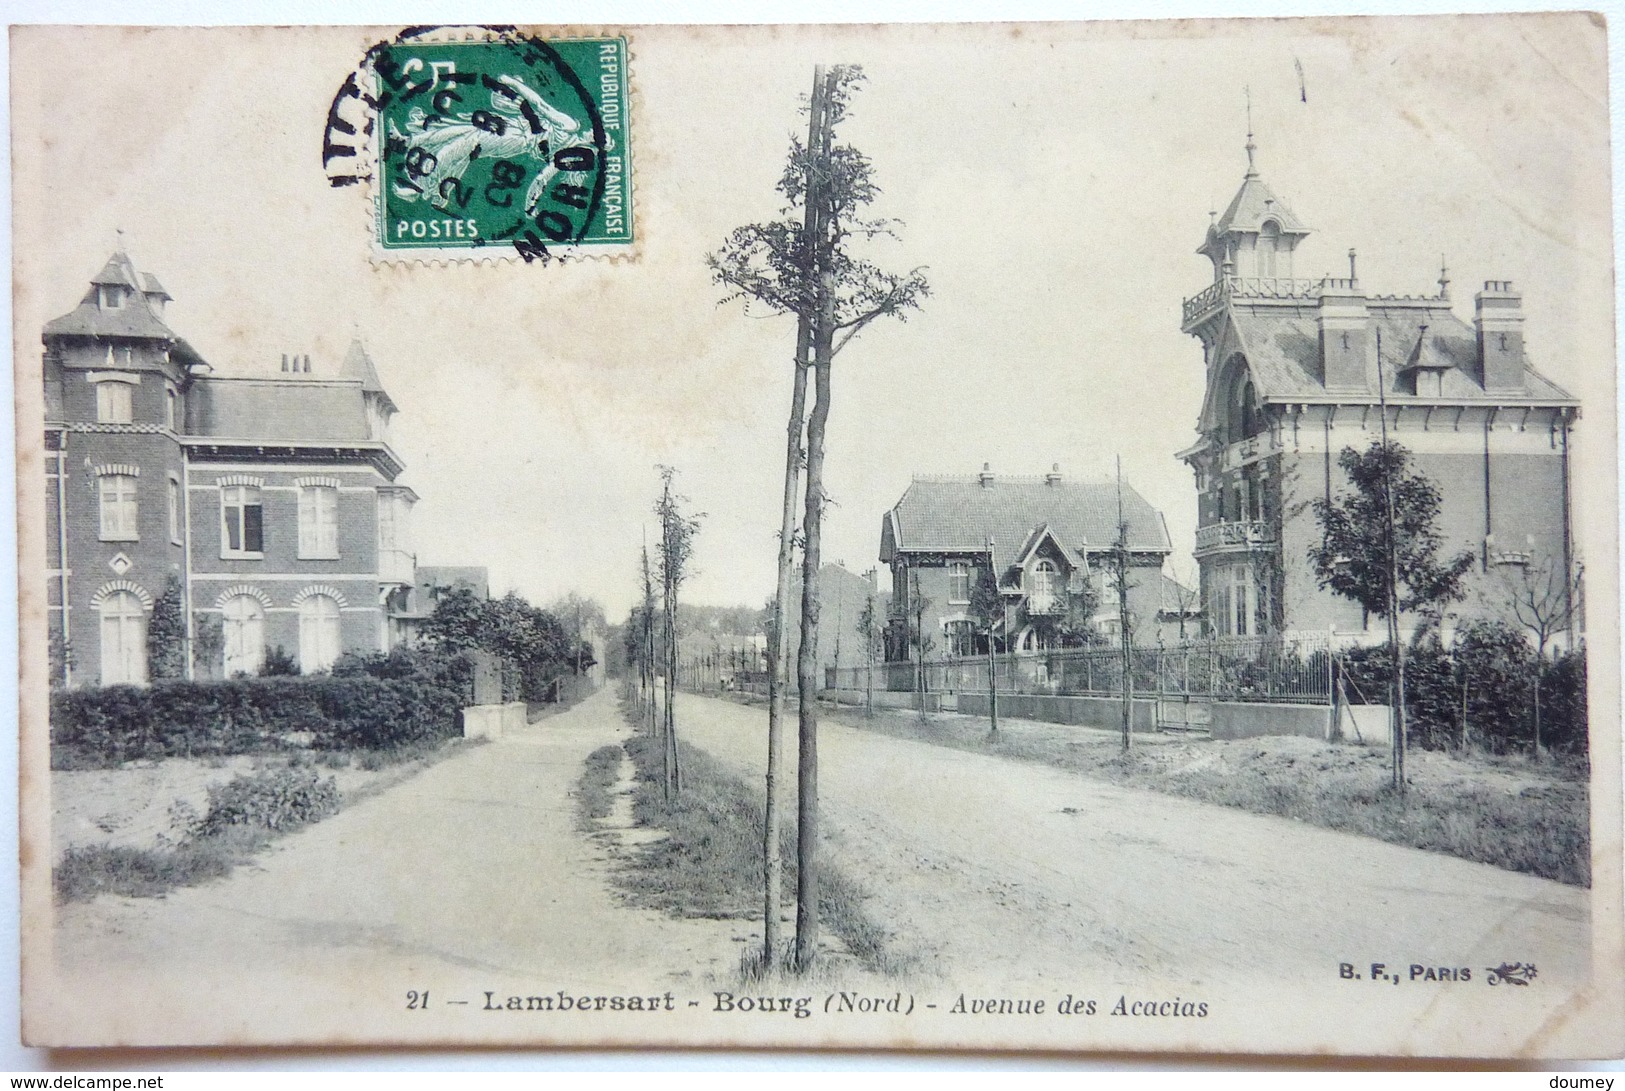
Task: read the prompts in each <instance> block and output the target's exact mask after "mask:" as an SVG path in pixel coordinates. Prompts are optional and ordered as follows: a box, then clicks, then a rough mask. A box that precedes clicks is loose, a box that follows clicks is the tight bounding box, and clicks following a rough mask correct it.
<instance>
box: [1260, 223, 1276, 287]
mask: <svg viewBox="0 0 1625 1091" xmlns="http://www.w3.org/2000/svg"><path fill="white" fill-rule="evenodd" d="M1280 247H1281V225H1280V224H1278V223H1276V222H1275V221H1274V220H1266V221H1265V222H1264V226H1263V227H1261V228H1259V230H1258V275H1259V276H1261V277H1273V276H1279V275H1280V274H1279V273H1277V272H1276V262H1275V255H1276V253H1277V252H1278V251H1279V250H1280Z"/></svg>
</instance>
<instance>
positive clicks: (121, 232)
mask: <svg viewBox="0 0 1625 1091" xmlns="http://www.w3.org/2000/svg"><path fill="white" fill-rule="evenodd" d="M113 233H114V234H115V235H117V236H118V252H119V253H121V254H122V253H124V228H122V227H115V228H114V229H113Z"/></svg>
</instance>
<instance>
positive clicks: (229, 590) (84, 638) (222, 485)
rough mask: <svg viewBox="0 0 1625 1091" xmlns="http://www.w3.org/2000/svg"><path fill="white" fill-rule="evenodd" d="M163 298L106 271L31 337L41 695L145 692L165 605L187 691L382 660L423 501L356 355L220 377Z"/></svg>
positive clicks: (121, 260) (134, 279)
mask: <svg viewBox="0 0 1625 1091" xmlns="http://www.w3.org/2000/svg"><path fill="white" fill-rule="evenodd" d="M170 298H171V297H170V295H169V293H168V292H166V291H165V290H164V288H163V286H162V285H160V284H159V283H158V281H157V279H156V278H154V277H153V276H152V275H151V274H148V273H142V272H139V271H137V269H136V268H135V265H134V264H133V263H132V262H131V261H130V258H129V257H128V255H126V254H124V253H123V252H119V253H116V254H114V255H113V256H112V257H111V258H109V259H108V261H107V263H106V265H105V266H103V268H102V270H101V271H100V272H99V273H97V274H96V275H95V276H94V277H92V278H91V281H90V284H89V285H88V290H87V291H86V292H85V294H84V295H83V297H82V298H81V299H80V301H79V303H78V305H77V306H76V307H74V309H73V310H71V311H70V312H68V313H67V314H64V315H62V316H61V317H60V318H56V319H53V320H51V321H50V322H48V323H46V325H45V328H44V330H43V331H42V338H43V341H44V348H45V352H44V361H43V372H44V388H45V389H44V395H45V427H44V454H45V458H44V471H45V481H46V527H45V535H46V550H47V553H46V557H47V560H46V567H47V569H48V573H47V581H48V595H49V598H48V604H49V606H48V615H47V624H48V625H49V629H50V639H51V652H52V664H51V668H52V681H53V684H56V685H62V686H79V685H110V684H113V683H133V684H142V683H145V682H146V681H148V673H149V660H148V651H149V649H148V647H147V642H148V628H149V623H150V621H151V618H152V615H153V611H154V609H155V607H157V605H158V604H159V603H160V602H161V601H162V600H163V598H164V596H166V595H167V594H169V593H170V590H169V589H170V588H171V587H175V588H177V589H178V593H179V599H180V601H179V602H178V603H176V604H175V605H176V606H177V607H178V611H177V612H178V613H179V614H180V616H181V617H182V618H183V619H184V638H183V643H184V645H185V647H183V648H181V649H179V651H180V652H181V654H180V656H179V657H178V658H179V660H180V661H181V662H180V663H179V665H178V669H179V672H180V673H183V674H184V675H185V676H187V677H199V678H207V677H217V678H218V677H230V676H233V675H237V674H255V673H257V672H259V670H260V669H261V667H262V665H263V664H264V662H265V659H266V655H267V652H268V651H270V650H274V649H278V648H280V649H283V650H285V651H286V652H287V653H288V654H289V655H291V656H293V657H294V658H295V659H296V661H297V663H298V665H299V667H300V669H301V670H303V671H306V672H312V671H321V670H325V669H327V668H328V667H329V666H331V665H332V663H333V661H334V660H335V659H337V658H338V656H339V655H340V654H341V653H343V652H346V651H380V650H386V649H387V648H388V647H389V646H390V643H391V640H392V637H393V635H394V627H393V625H392V618H391V616H390V615H391V609H392V607H391V604H392V603H396V602H398V600H399V598H400V596H399V594H398V592H400V591H401V590H403V589H405V588H407V587H410V586H411V585H412V584H413V582H414V575H413V571H412V555H411V553H410V551H409V549H408V547H407V545H406V542H407V522H408V517H409V515H410V513H411V510H412V505H413V504H414V503H415V502H416V500H417V495H416V494H415V493H414V492H413V491H412V490H411V489H410V488H408V487H406V486H405V485H402V484H400V483H399V481H398V480H397V479H398V478H399V476H400V474H401V471H402V465H401V461H400V459H399V458H398V457H397V456H396V454H395V452H394V451H393V450H392V449H391V448H390V445H389V440H388V432H389V421H390V418H391V417H392V416H394V414H395V411H396V410H395V404H394V402H393V401H392V400H391V399H390V397H389V394H388V393H386V392H385V390H384V388H383V384H382V383H380V382H379V379H378V371H377V369H376V368H375V367H374V365H373V362H372V359H371V358H370V357H369V356H368V355H367V352H366V350H365V349H364V348H363V347H362V346H361V343H360V342H359V341H357V342H355V343H353V344H352V345H351V346H350V349H349V351H348V353H346V355H345V357H344V359H343V361H342V362H339V363H338V364H337V366H334V365H333V363H332V362H327V361H318V362H317V364H316V366H314V367H313V366H312V361H311V358H310V357H309V356H308V355H302V354H291V355H290V354H284V355H283V356H282V360H281V368H280V370H273V369H265V370H262V371H261V372H260V373H259V374H250V373H248V369H247V368H240V369H239V370H238V371H237V373H234V374H229V375H228V374H223V373H217V372H216V370H215V369H214V367H212V366H211V365H210V364H209V363H208V362H206V361H205V360H204V359H203V357H202V356H201V355H200V354H199V353H198V352H197V350H196V349H194V348H193V347H192V346H191V345H189V344H188V343H187V342H186V341H185V340H183V339H182V338H181V337H179V336H178V335H177V334H176V333H175V332H174V331H173V330H172V329H171V328H170V327H169V325H168V324H167V321H166V319H165V317H164V306H165V304H166V303H168V302H169V301H170Z"/></svg>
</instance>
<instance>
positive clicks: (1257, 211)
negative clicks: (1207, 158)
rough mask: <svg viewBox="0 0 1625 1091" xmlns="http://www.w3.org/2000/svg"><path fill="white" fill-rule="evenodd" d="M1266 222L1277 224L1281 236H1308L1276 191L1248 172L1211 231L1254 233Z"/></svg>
mask: <svg viewBox="0 0 1625 1091" xmlns="http://www.w3.org/2000/svg"><path fill="white" fill-rule="evenodd" d="M1266 219H1270V220H1274V221H1275V222H1276V223H1278V224H1280V225H1281V233H1282V234H1283V235H1307V234H1308V233H1309V228H1307V227H1305V226H1304V223H1303V221H1302V220H1300V219H1298V217H1297V216H1295V215H1293V213H1292V210H1291V209H1290V208H1288V207H1286V205H1285V204H1284V203H1282V201H1281V199H1280V198H1279V197H1277V196H1276V195H1275V191H1274V190H1272V189H1270V187H1269V186H1267V185H1265V184H1264V180H1263V179H1262V178H1260V177H1258V175H1256V174H1251V173H1249V174H1248V175H1247V177H1246V178H1244V179H1243V180H1242V183H1241V188H1240V189H1238V190H1236V195H1235V196H1234V197H1232V198H1231V199H1230V207H1229V208H1226V209H1225V210H1224V215H1223V216H1220V217H1219V219H1218V222H1217V223H1215V224H1214V225H1213V231H1214V232H1216V233H1217V234H1220V235H1223V234H1224V233H1225V232H1227V231H1252V232H1256V231H1258V229H1259V228H1261V227H1263V226H1264V221H1265V220H1266ZM1204 249H1205V247H1204Z"/></svg>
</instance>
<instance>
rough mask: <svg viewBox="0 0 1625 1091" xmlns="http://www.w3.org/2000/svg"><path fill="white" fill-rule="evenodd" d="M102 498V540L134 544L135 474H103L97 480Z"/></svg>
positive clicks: (136, 535) (135, 513) (136, 534)
mask: <svg viewBox="0 0 1625 1091" xmlns="http://www.w3.org/2000/svg"><path fill="white" fill-rule="evenodd" d="M97 489H98V492H99V494H100V497H101V539H102V541H104V542H133V541H136V540H137V539H138V538H139V534H138V533H137V529H136V515H137V511H136V493H135V476H134V475H133V474H102V475H101V477H100V478H98V480H97Z"/></svg>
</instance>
